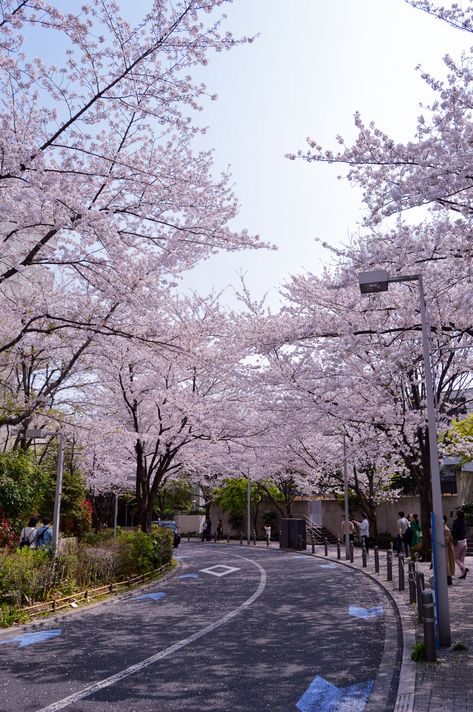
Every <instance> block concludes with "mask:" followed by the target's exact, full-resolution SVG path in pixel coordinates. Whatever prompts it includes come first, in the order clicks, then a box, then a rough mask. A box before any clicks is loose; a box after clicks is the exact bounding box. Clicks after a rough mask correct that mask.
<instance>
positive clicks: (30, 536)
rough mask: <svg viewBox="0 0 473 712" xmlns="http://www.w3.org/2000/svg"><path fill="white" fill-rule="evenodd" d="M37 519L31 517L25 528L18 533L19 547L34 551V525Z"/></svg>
mask: <svg viewBox="0 0 473 712" xmlns="http://www.w3.org/2000/svg"><path fill="white" fill-rule="evenodd" d="M37 524H38V517H31V519H30V521H29V522H28V526H27V527H23V529H22V530H21V533H20V547H24V546H26V547H28V548H30V549H36V531H37V530H36V525H37Z"/></svg>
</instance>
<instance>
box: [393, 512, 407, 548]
mask: <svg viewBox="0 0 473 712" xmlns="http://www.w3.org/2000/svg"><path fill="white" fill-rule="evenodd" d="M398 514H399V519H398V520H397V522H396V525H397V553H398V555H399V554H400V553H401V552H402V547H403V546H404V551H405V552H406V556H409V544H408V542H407V536H406V534H407V531H408V529H409V520H408V519H407V517H405V516H404V512H398Z"/></svg>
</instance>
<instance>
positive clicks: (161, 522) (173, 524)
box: [153, 519, 181, 549]
mask: <svg viewBox="0 0 473 712" xmlns="http://www.w3.org/2000/svg"><path fill="white" fill-rule="evenodd" d="M153 524H157V525H158V527H164V528H165V529H170V530H171V533H172V536H173V539H174V548H175V549H176V548H177V547H178V546H179V544H180V543H181V535H180V534H179V529H178V528H177V524H176V522H173V521H172V520H169V521H166V520H162V519H158V520H156V521H155V522H153Z"/></svg>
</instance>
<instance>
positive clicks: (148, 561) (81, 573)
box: [0, 527, 173, 627]
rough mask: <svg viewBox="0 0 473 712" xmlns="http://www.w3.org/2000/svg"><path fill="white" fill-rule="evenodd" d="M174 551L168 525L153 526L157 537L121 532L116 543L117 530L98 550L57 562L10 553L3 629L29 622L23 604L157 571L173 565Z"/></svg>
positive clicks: (2, 582)
mask: <svg viewBox="0 0 473 712" xmlns="http://www.w3.org/2000/svg"><path fill="white" fill-rule="evenodd" d="M172 552H173V537H172V534H171V531H170V530H169V529H164V528H162V527H153V528H152V532H151V534H144V533H143V532H141V531H126V532H123V531H118V533H117V543H116V545H114V544H113V530H111V535H107V534H106V532H101V533H100V535H98V541H97V543H96V546H95V547H91V546H85V545H83V544H82V545H81V546H79V547H78V549H77V550H76V551H72V552H68V553H66V554H63V555H61V556H58V557H57V558H56V559H53V558H52V557H51V556H50V555H49V554H48V553H47V552H46V551H45V550H43V549H27V548H25V549H17V550H16V551H14V552H11V551H7V550H6V549H5V550H3V551H1V552H0V600H1V601H2V605H1V608H0V625H2V626H4V627H5V626H8V625H12V624H13V623H15V622H22V621H23V620H25V616H24V614H23V613H22V612H21V610H20V607H21V606H24V605H29V604H31V603H34V602H37V601H47V600H51V599H52V598H58V597H61V596H67V595H71V594H73V593H74V592H75V591H83V590H85V589H87V588H89V587H91V586H100V585H102V584H105V583H112V582H114V581H121V580H124V579H126V578H128V577H132V576H135V575H138V574H142V573H147V572H149V571H152V570H153V569H156V568H158V567H159V566H162V565H164V564H168V563H170V562H171V560H172Z"/></svg>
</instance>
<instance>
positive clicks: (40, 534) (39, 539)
mask: <svg viewBox="0 0 473 712" xmlns="http://www.w3.org/2000/svg"><path fill="white" fill-rule="evenodd" d="M41 521H42V523H43V526H42V527H40V528H39V529H37V530H36V535H35V541H36V548H37V549H50V548H51V542H52V540H53V528H52V526H51V520H50V518H49V517H43V518H42V520H41Z"/></svg>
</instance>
